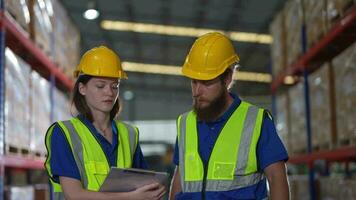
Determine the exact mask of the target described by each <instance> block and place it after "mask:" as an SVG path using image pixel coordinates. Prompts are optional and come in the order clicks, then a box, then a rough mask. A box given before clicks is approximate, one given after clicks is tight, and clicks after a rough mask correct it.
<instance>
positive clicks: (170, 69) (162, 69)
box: [122, 62, 272, 83]
mask: <svg viewBox="0 0 356 200" xmlns="http://www.w3.org/2000/svg"><path fill="white" fill-rule="evenodd" d="M122 65H123V68H124V70H125V71H129V72H140V73H151V74H165V75H176V76H182V72H181V67H180V66H173V65H157V64H145V63H136V62H123V63H122ZM234 80H239V81H251V82H262V83H270V82H271V81H272V77H271V75H270V74H267V73H256V72H244V71H238V72H237V73H235V76H234Z"/></svg>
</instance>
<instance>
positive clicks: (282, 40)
mask: <svg viewBox="0 0 356 200" xmlns="http://www.w3.org/2000/svg"><path fill="white" fill-rule="evenodd" d="M284 20H285V14H284V12H283V11H282V12H280V13H279V14H278V15H277V16H275V18H274V20H273V22H272V23H271V25H270V27H269V31H270V33H271V36H272V38H273V42H272V44H271V57H272V65H273V66H272V72H273V74H274V75H277V74H278V73H280V72H281V70H283V69H284V68H285V67H286V65H287V62H286V51H287V49H286V30H285V21H284Z"/></svg>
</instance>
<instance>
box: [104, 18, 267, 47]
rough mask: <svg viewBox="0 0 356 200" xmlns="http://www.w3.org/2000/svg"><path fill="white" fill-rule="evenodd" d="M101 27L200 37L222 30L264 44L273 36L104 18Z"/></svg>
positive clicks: (235, 38)
mask: <svg viewBox="0 0 356 200" xmlns="http://www.w3.org/2000/svg"><path fill="white" fill-rule="evenodd" d="M101 27H102V28H103V29H105V30H114V31H132V32H138V33H151V34H160V35H171V36H185V37H199V36H201V35H203V34H205V33H208V32H213V31H214V32H221V33H224V34H226V35H227V36H229V37H230V38H231V40H234V41H239V42H253V43H262V44H271V43H272V37H271V35H268V34H258V33H249V32H235V31H223V30H218V29H203V28H193V27H184V26H169V25H161V24H148V23H147V24H146V23H135V22H124V21H111V20H103V21H102V22H101Z"/></svg>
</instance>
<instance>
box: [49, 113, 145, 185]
mask: <svg viewBox="0 0 356 200" xmlns="http://www.w3.org/2000/svg"><path fill="white" fill-rule="evenodd" d="M79 119H80V120H81V121H82V122H83V123H84V124H85V125H86V126H87V127H88V128H89V130H90V132H91V133H92V134H93V135H94V136H95V137H96V138H97V139H98V141H99V143H100V146H101V147H102V149H103V150H104V153H105V154H106V156H107V158H108V159H109V163H110V166H116V160H117V150H118V144H117V140H118V134H117V133H118V130H117V128H116V125H115V122H114V121H112V122H111V126H112V130H113V137H112V143H110V142H109V141H107V140H106V139H105V137H104V136H103V135H101V134H100V133H99V132H98V131H97V130H96V128H95V127H94V125H93V124H92V123H91V122H90V121H89V120H88V119H86V118H85V117H83V116H79ZM50 165H51V170H52V174H53V177H54V179H55V181H56V182H58V183H59V176H64V177H70V178H75V179H78V180H80V173H79V169H78V167H77V165H76V162H75V160H74V157H73V154H72V150H71V149H70V146H69V144H68V141H67V139H66V138H65V136H64V133H63V132H62V129H61V128H60V127H59V125H55V127H54V128H53V134H52V138H51V162H50ZM132 167H134V168H143V169H145V168H147V165H146V163H145V161H144V158H143V155H142V151H141V148H140V145H137V148H136V152H135V154H134V158H133V166H132Z"/></svg>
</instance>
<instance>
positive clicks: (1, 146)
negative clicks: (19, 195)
mask: <svg viewBox="0 0 356 200" xmlns="http://www.w3.org/2000/svg"><path fill="white" fill-rule="evenodd" d="M4 8H5V5H4V0H0V14H1V15H3V14H4ZM0 20H3V16H1V17H0ZM0 24H1V26H0V199H3V198H4V196H5V195H4V177H5V163H4V159H3V157H4V154H5V27H4V25H3V23H2V22H0Z"/></svg>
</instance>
